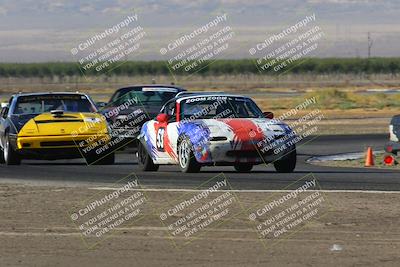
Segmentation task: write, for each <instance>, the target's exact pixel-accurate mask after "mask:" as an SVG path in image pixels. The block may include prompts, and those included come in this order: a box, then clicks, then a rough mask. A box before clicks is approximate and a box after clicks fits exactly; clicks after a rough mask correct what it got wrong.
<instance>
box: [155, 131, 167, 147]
mask: <svg viewBox="0 0 400 267" xmlns="http://www.w3.org/2000/svg"><path fill="white" fill-rule="evenodd" d="M164 132H165V128H163V127H160V128H159V129H158V131H157V140H156V146H157V150H158V151H161V152H164Z"/></svg>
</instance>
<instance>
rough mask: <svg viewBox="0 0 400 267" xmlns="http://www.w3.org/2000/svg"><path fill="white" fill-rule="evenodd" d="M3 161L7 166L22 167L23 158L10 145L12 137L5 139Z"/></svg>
mask: <svg viewBox="0 0 400 267" xmlns="http://www.w3.org/2000/svg"><path fill="white" fill-rule="evenodd" d="M3 159H4V163H5V164H6V165H20V164H21V158H20V156H19V155H18V153H17V152H16V151H15V150H14V149H13V148H12V146H11V143H10V137H9V136H8V135H7V136H6V137H5V142H4V148H3Z"/></svg>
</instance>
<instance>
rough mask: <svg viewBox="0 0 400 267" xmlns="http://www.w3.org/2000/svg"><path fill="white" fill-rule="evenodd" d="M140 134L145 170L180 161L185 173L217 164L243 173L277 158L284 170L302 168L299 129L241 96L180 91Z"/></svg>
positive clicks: (278, 166)
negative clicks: (298, 157)
mask: <svg viewBox="0 0 400 267" xmlns="http://www.w3.org/2000/svg"><path fill="white" fill-rule="evenodd" d="M138 139H139V140H140V144H139V147H138V159H139V163H138V164H139V166H140V167H141V169H142V170H144V171H157V170H158V167H159V165H164V164H178V165H179V166H180V168H181V170H182V172H198V171H199V170H200V168H201V167H202V166H215V165H225V166H226V165H228V166H234V167H235V169H236V170H237V171H239V172H249V171H251V169H252V168H253V166H254V165H257V164H262V163H266V164H268V163H273V164H274V167H275V169H276V171H278V172H292V171H293V170H294V169H295V167H296V146H295V142H294V140H295V139H296V135H295V132H294V131H293V130H292V129H291V128H290V127H289V126H288V125H286V124H285V123H283V122H281V121H277V120H274V119H273V115H272V113H270V112H264V113H263V112H262V111H261V110H260V108H259V107H258V106H257V105H256V103H255V102H254V101H253V100H252V99H251V98H249V97H245V96H240V95H231V94H224V93H202V94H199V93H197V94H193V93H180V94H178V95H177V96H176V97H175V98H173V99H171V100H170V101H168V102H167V103H166V104H165V105H164V106H163V107H162V109H161V111H160V114H158V115H157V117H156V119H153V120H150V121H148V122H146V123H145V124H144V125H143V127H142V129H141V132H140V135H139V137H138Z"/></svg>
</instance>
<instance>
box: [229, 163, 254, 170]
mask: <svg viewBox="0 0 400 267" xmlns="http://www.w3.org/2000/svg"><path fill="white" fill-rule="evenodd" d="M233 167H234V168H235V170H236V171H237V172H251V170H252V169H253V164H249V163H237V164H235V165H234V166H233Z"/></svg>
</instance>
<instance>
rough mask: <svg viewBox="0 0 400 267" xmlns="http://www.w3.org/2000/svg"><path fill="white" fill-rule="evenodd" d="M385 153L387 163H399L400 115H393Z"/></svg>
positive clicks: (384, 158) (384, 157)
mask: <svg viewBox="0 0 400 267" xmlns="http://www.w3.org/2000/svg"><path fill="white" fill-rule="evenodd" d="M384 149H385V152H386V153H385V155H384V156H383V162H384V163H385V164H386V165H394V164H398V161H399V160H398V153H399V151H400V115H395V116H393V117H392V119H391V121H390V125H389V142H387V143H386V144H385V146H384Z"/></svg>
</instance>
